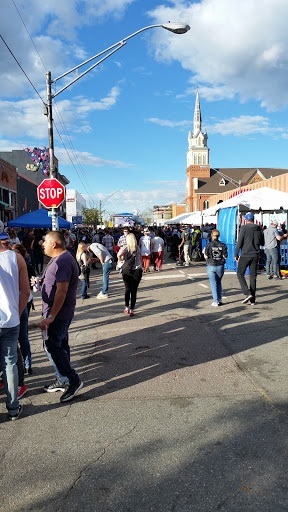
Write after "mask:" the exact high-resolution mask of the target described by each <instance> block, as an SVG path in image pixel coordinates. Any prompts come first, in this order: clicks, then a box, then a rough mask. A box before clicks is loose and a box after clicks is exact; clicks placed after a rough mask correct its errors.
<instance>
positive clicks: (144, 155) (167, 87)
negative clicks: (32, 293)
mask: <svg viewBox="0 0 288 512" xmlns="http://www.w3.org/2000/svg"><path fill="white" fill-rule="evenodd" d="M287 18H288V2H287V0H273V2H271V0H241V2H239V0H198V1H192V0H186V1H185V0H171V1H169V0H162V1H161V0H160V1H158V0H46V1H45V2H39V0H25V1H24V0H5V2H4V0H2V5H1V20H0V34H1V36H2V38H3V39H4V41H5V43H6V45H8V47H9V48H10V50H11V52H12V53H13V54H14V56H15V58H16V59H17V61H18V63H19V64H20V65H21V66H22V68H23V70H24V71H25V73H26V75H27V76H25V74H24V73H23V71H22V70H21V69H20V67H19V65H18V64H17V63H16V61H15V59H14V58H13V57H12V55H11V53H10V52H9V50H8V48H7V46H6V45H5V43H4V42H3V39H0V73H1V81H0V151H10V150H12V149H23V148H25V147H34V146H36V147H43V146H48V130H47V117H45V116H44V115H43V102H44V103H45V101H46V71H47V70H49V71H51V73H52V78H56V77H58V76H60V75H61V74H63V73H65V72H66V71H68V70H69V69H71V68H73V67H75V66H76V65H77V64H80V63H81V62H83V61H84V60H86V59H89V58H90V57H92V56H94V55H95V54H97V53H99V52H101V51H103V50H105V49H106V48H108V47H110V46H112V45H113V44H115V43H117V42H118V41H120V40H122V39H123V38H125V37H127V36H129V35H130V34H133V33H134V32H136V31H138V30H140V29H141V28H143V27H146V26H149V25H153V24H162V23H166V22H168V21H170V22H183V23H187V24H188V25H190V27H191V30H190V31H189V32H187V33H186V34H183V35H177V34H173V33H170V32H168V31H167V30H164V29H163V28H161V27H157V28H152V29H149V30H147V31H144V32H142V33H140V34H138V35H136V36H135V37H133V38H131V39H130V40H129V41H128V42H127V44H126V45H124V46H123V47H122V48H121V49H120V50H118V51H117V52H115V53H114V54H113V55H111V56H110V57H109V58H107V60H105V61H103V62H102V63H101V64H99V66H97V67H96V68H95V69H94V70H92V71H90V72H89V73H88V74H87V75H85V76H84V77H83V78H81V79H80V80H79V81H77V82H76V83H74V84H73V85H71V87H70V88H68V89H66V90H64V91H63V92H61V93H60V94H59V96H57V97H56V98H55V100H54V102H53V103H54V104H53V117H54V122H55V127H54V144H55V155H56V156H57V158H58V160H59V171H60V172H61V173H62V174H64V175H65V176H66V177H67V178H68V179H69V180H70V185H69V186H68V187H69V188H76V189H77V190H78V192H80V193H81V194H82V195H83V196H84V197H85V199H86V201H87V206H88V207H92V206H94V207H99V201H100V200H101V201H102V208H103V209H105V210H106V214H107V215H108V214H112V213H121V212H123V211H125V212H130V211H134V210H137V211H138V212H139V213H141V212H144V211H145V210H147V209H149V208H151V207H153V205H164V204H170V203H172V202H183V200H184V198H185V177H186V151H187V150H188V132H189V130H190V129H193V115H194V107H195V97H196V90H197V85H198V88H199V96H200V104H201V113H202V127H203V128H206V130H207V133H208V146H209V148H210V165H211V167H222V168H225V167H226V168H227V167H255V168H257V167H275V168H286V167H288V161H287V144H288V121H287V104H288V31H287V24H286V20H287ZM81 69H83V68H81ZM79 73H80V71H79ZM69 76H70V75H69ZM75 76H76V75H75V72H73V73H72V74H71V79H73V78H75ZM27 77H28V78H29V80H30V81H28V78H27ZM69 81H70V78H69V80H68V79H67V77H65V78H63V79H62V80H59V81H58V82H57V83H56V85H55V84H53V92H56V91H57V90H60V89H61V88H62V87H63V86H64V85H66V84H67V83H68V82H69ZM31 84H32V85H31Z"/></svg>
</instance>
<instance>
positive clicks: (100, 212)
mask: <svg viewBox="0 0 288 512" xmlns="http://www.w3.org/2000/svg"><path fill="white" fill-rule="evenodd" d="M118 192H124V190H115V192H112V194H110V195H109V196H107V197H105V198H104V199H100V201H99V216H100V224H102V204H103V203H105V202H106V201H108V199H110V198H111V197H112V196H114V195H115V194H118Z"/></svg>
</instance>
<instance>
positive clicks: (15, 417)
mask: <svg viewBox="0 0 288 512" xmlns="http://www.w3.org/2000/svg"><path fill="white" fill-rule="evenodd" d="M22 411H23V406H22V405H19V409H18V412H17V413H16V414H10V413H9V415H8V417H9V420H10V421H15V420H18V418H19V416H20V414H21V412H22Z"/></svg>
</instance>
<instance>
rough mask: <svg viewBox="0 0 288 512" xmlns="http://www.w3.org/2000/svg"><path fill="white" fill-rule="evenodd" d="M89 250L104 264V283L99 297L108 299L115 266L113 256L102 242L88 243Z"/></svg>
mask: <svg viewBox="0 0 288 512" xmlns="http://www.w3.org/2000/svg"><path fill="white" fill-rule="evenodd" d="M88 250H89V251H90V252H93V253H94V254H95V256H96V257H97V258H98V259H99V261H100V263H101V265H102V272H103V285H102V290H101V292H100V293H98V295H97V299H108V285H109V275H110V272H111V270H112V268H113V258H112V256H111V254H110V252H109V251H108V249H106V247H104V245H102V244H91V245H90V246H89V245H88Z"/></svg>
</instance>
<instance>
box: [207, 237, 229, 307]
mask: <svg viewBox="0 0 288 512" xmlns="http://www.w3.org/2000/svg"><path fill="white" fill-rule="evenodd" d="M211 237H212V240H211V242H209V243H208V244H207V245H206V247H205V248H204V250H203V254H204V258H205V260H206V262H207V274H208V277H209V281H210V285H211V290H212V296H213V302H212V304H211V306H214V307H217V306H221V304H222V284H221V279H222V277H223V274H224V265H225V260H226V258H227V257H228V252H227V246H226V245H225V244H223V243H222V242H220V240H218V238H219V237H220V232H219V231H218V229H214V230H213V231H212V233H211Z"/></svg>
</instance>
